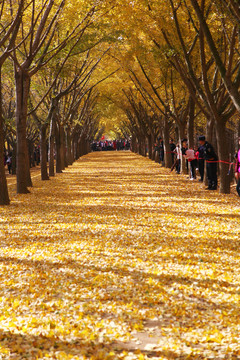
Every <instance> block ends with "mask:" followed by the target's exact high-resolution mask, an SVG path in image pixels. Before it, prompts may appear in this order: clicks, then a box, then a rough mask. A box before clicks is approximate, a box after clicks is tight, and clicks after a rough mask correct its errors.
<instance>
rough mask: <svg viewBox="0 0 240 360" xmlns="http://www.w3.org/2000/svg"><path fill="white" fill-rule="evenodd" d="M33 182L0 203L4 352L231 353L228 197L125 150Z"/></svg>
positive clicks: (234, 266)
mask: <svg viewBox="0 0 240 360" xmlns="http://www.w3.org/2000/svg"><path fill="white" fill-rule="evenodd" d="M34 185H37V186H35V187H34V188H33V189H32V193H31V196H29V197H28V196H27V197H25V198H24V201H23V200H19V197H18V196H15V197H13V201H12V205H11V206H10V208H8V209H5V208H4V209H1V222H0V232H1V231H2V232H3V233H4V237H2V236H1V238H0V240H1V244H3V245H4V246H3V247H2V248H1V263H0V277H1V279H2V281H1V282H0V293H1V298H0V329H1V330H0V345H1V346H2V348H3V349H10V351H11V352H12V353H11V356H12V357H13V358H14V359H16V360H21V359H23V358H29V359H31V358H32V359H37V358H38V359H39V360H43V359H51V360H52V359H61V358H62V359H64V358H66V359H67V358H69V359H74V360H78V359H80V360H82V359H85V360H89V359H96V360H97V359H103V360H105V359H109V360H115V359H126V360H130V359H131V360H138V359H144V360H145V359H147V358H149V356H148V354H149V353H150V354H156V356H155V358H157V359H161V358H163V359H166V358H167V357H168V358H170V357H175V358H181V357H183V358H184V359H185V360H186V359H198V358H199V359H200V358H206V359H208V358H209V359H210V358H213V359H214V358H217V357H219V358H223V359H224V358H227V357H229V358H231V357H232V358H234V356H235V357H236V358H237V357H238V356H239V351H240V345H239V344H240V338H239V331H240V328H239V310H240V309H239V304H240V292H239V286H240V285H239V278H240V268H239V251H238V248H237V247H236V244H238V241H239V231H240V223H239V208H237V207H236V206H235V207H234V206H233V205H232V204H233V202H234V201H235V202H236V201H237V200H236V198H235V197H233V196H232V195H230V196H229V197H226V198H227V200H226V198H225V197H224V198H221V197H219V196H218V195H217V194H214V195H212V196H211V197H210V198H209V196H210V195H209V194H206V193H205V192H202V191H201V189H199V186H198V185H197V184H191V187H190V186H189V187H188V185H187V184H186V182H185V181H184V178H183V177H180V178H177V179H176V177H175V176H174V175H170V176H169V173H168V172H166V171H165V170H164V169H161V168H160V167H159V165H158V164H155V163H153V162H151V161H150V160H147V159H144V158H142V157H139V156H136V155H134V154H131V153H127V152H125V153H122V152H118V153H114V154H113V153H106V154H104V153H101V154H90V155H88V156H86V157H83V158H81V159H80V161H79V162H77V163H75V164H74V165H73V166H72V167H69V168H68V169H67V170H66V172H65V173H64V174H61V175H58V176H56V177H55V178H54V179H52V180H51V182H48V183H44V184H42V183H41V182H40V181H39V180H38V178H36V179H35V184H34ZM63 189H64V191H63ZM20 205H21V211H20V210H19V207H20ZM208 210H210V211H209V213H208ZM32 214H34V216H33V215H32ZM206 214H208V215H206ZM217 214H221V215H222V216H217ZM9 219H11V222H10V223H9ZM23 222H24V226H23ZM229 229H230V230H229ZM223 232H224V234H225V235H224V236H225V237H226V238H227V239H228V240H225V239H222V234H223ZM3 351H7V350H3ZM0 353H1V350H0ZM183 354H184V355H183ZM151 356H152V355H151ZM6 359H7V355H6ZM153 359H154V357H153ZM4 360H5V359H4Z"/></svg>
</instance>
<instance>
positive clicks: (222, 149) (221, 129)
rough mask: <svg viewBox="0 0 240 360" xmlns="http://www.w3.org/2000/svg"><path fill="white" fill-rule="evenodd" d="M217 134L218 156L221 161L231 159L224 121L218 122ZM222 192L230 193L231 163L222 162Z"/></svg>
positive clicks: (220, 190)
mask: <svg viewBox="0 0 240 360" xmlns="http://www.w3.org/2000/svg"><path fill="white" fill-rule="evenodd" d="M216 136H217V142H218V157H219V160H220V161H225V162H228V161H229V146H228V138H227V131H226V124H225V122H224V121H218V122H216ZM219 169H220V179H219V180H220V189H219V192H220V194H230V176H228V170H229V164H227V163H224V162H220V163H219Z"/></svg>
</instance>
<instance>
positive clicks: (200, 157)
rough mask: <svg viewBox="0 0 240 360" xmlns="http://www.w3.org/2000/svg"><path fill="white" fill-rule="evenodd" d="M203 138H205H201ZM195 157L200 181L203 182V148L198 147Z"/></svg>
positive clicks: (201, 146)
mask: <svg viewBox="0 0 240 360" xmlns="http://www.w3.org/2000/svg"><path fill="white" fill-rule="evenodd" d="M203 138H205V137H204V136H203ZM197 157H198V170H199V174H200V180H199V181H201V182H203V179H204V168H205V161H204V146H203V145H200V146H199V148H198V151H197Z"/></svg>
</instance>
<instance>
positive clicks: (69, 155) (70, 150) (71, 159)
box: [66, 126, 73, 165]
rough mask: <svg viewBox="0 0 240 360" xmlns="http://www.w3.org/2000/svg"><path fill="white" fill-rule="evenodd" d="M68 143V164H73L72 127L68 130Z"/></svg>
mask: <svg viewBox="0 0 240 360" xmlns="http://www.w3.org/2000/svg"><path fill="white" fill-rule="evenodd" d="M66 144H67V164H68V165H72V163H73V158H72V146H71V133H70V127H69V126H68V127H67V130H66Z"/></svg>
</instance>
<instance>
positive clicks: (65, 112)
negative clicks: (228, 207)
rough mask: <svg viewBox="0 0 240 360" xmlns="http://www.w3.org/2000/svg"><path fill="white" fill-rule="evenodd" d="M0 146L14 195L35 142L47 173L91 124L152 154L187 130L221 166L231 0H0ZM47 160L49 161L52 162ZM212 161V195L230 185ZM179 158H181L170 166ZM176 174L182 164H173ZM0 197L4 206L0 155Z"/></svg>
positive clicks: (237, 33)
mask: <svg viewBox="0 0 240 360" xmlns="http://www.w3.org/2000/svg"><path fill="white" fill-rule="evenodd" d="M0 4H1V8H0V23H1V29H0V149H1V153H2V155H1V156H2V158H3V157H4V149H6V147H8V149H10V150H11V151H12V153H13V165H14V166H13V169H15V170H16V177H17V192H18V193H21V194H24V193H27V192H29V187H31V186H32V182H31V176H30V166H31V165H32V164H31V158H32V151H33V149H34V146H35V145H36V144H39V146H40V154H41V176H42V180H48V179H49V177H50V176H54V174H55V172H61V171H62V170H63V169H64V168H65V167H66V166H68V165H70V164H72V163H73V161H74V160H76V159H78V158H79V157H80V156H82V155H83V154H86V153H87V152H88V151H89V143H90V141H91V140H92V139H94V138H98V136H99V134H102V132H103V129H105V131H108V130H109V129H111V130H112V131H113V133H114V134H116V136H118V135H119V136H124V137H131V139H132V147H133V151H137V152H139V153H140V154H141V155H146V148H148V155H149V157H151V158H153V156H154V154H153V151H152V149H153V146H154V143H155V141H156V139H157V138H158V137H159V136H161V137H163V139H164V144H165V145H164V146H165V152H166V157H165V166H167V167H171V154H170V153H169V151H170V148H169V138H170V137H173V138H174V139H175V140H179V141H180V140H181V139H182V138H184V137H187V138H188V142H189V144H190V146H193V145H194V144H195V143H196V138H197V135H198V134H203V133H204V134H206V136H207V140H208V141H209V142H213V143H214V145H215V147H216V149H217V152H218V157H219V159H220V160H222V161H225V162H228V161H229V162H231V161H232V160H233V155H234V151H235V149H234V141H235V140H236V138H237V136H239V134H240V120H239V119H240V117H239V114H240V93H239V87H240V46H239V45H240V5H239V2H238V1H237V0H213V1H209V0H199V1H197V0H177V1H173V0H164V1H150V0H149V1H146V0H139V1H137V2H134V1H127V0H120V1H110V0H109V1H88V2H86V1H81V0H78V1H70V0H45V1H44V0H42V1H35V0H12V1H7V0H2V1H0ZM54 158H55V160H56V161H54ZM225 162H220V163H219V174H220V192H221V193H229V192H230V177H229V176H227V173H228V168H229V164H227V163H225ZM182 163H184V162H182ZM182 171H184V168H183V169H182ZM0 204H1V205H3V204H9V195H8V189H7V181H6V176H5V168H4V163H3V161H0Z"/></svg>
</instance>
